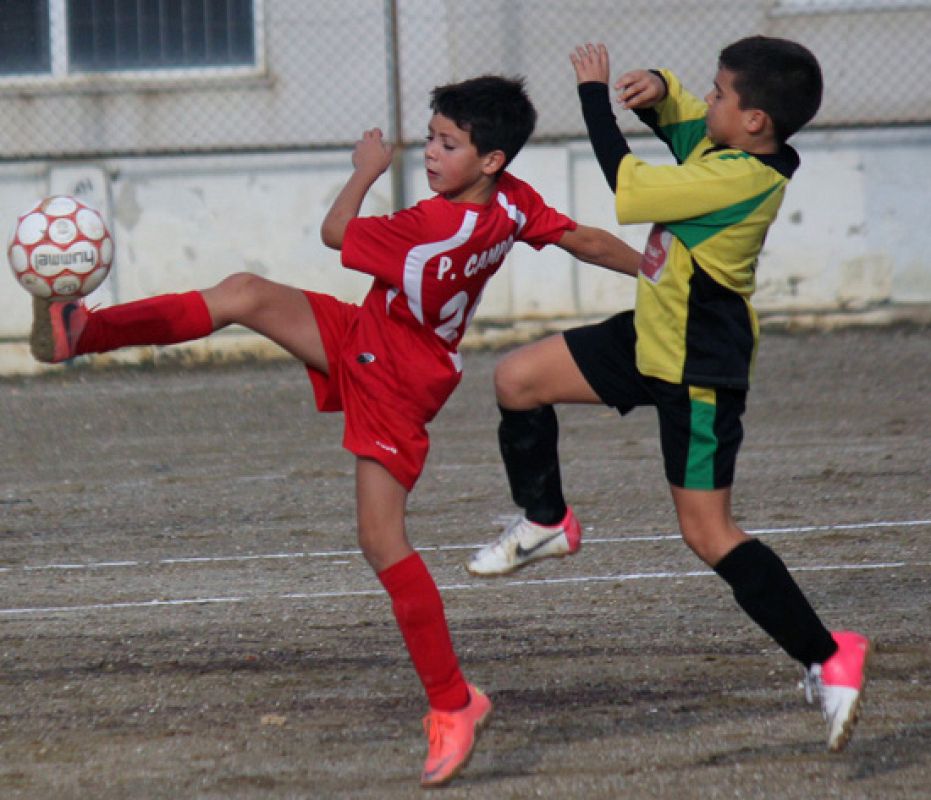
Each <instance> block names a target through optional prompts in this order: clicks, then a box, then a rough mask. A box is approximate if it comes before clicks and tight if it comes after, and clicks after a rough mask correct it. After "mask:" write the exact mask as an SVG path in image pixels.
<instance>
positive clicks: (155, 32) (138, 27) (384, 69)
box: [0, 0, 931, 160]
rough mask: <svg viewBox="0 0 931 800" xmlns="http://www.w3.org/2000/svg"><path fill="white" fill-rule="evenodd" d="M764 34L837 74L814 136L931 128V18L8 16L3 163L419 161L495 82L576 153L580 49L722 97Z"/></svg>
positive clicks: (360, 10) (27, 9)
mask: <svg viewBox="0 0 931 800" xmlns="http://www.w3.org/2000/svg"><path fill="white" fill-rule="evenodd" d="M755 33H763V34H767V35H774V36H785V37H788V38H792V39H796V40H798V41H800V42H802V43H803V44H805V45H807V46H808V47H810V48H811V49H812V50H813V51H814V52H815V53H816V54H817V55H818V57H819V59H820V61H821V64H822V67H823V70H824V75H825V82H826V91H825V98H824V104H823V106H822V110H821V112H820V113H819V115H818V117H817V118H816V120H815V122H814V126H815V127H819V126H820V127H838V126H867V125H896V124H913V123H931V84H929V82H928V81H927V80H926V79H925V77H926V76H927V75H929V74H931V48H929V47H928V46H927V42H928V41H929V40H931V0H918V1H917V2H904V1H903V2H900V1H899V0H767V1H766V2H762V1H757V2H753V1H752V0H749V1H748V0H741V1H739V2H738V1H735V0H716V1H715V0H711V1H710V2H709V1H707V0H701V1H698V0H643V1H642V2H640V1H638V0H631V1H630V2H619V1H618V0H613V1H612V0H577V1H575V2H568V1H567V2H561V3H554V2H549V0H504V1H502V0H470V2H456V1H455V0H393V1H389V0H352V2H346V0H3V14H2V16H0V103H2V106H3V108H4V113H3V114H2V115H0V157H2V158H5V159H7V160H9V159H25V158H75V157H95V156H97V157H99V156H103V155H139V154H153V153H189V152H205V151H210V152H236V151H256V150H275V149H304V148H323V147H335V146H344V145H346V144H349V143H351V142H353V141H355V139H356V138H357V137H358V135H359V133H360V132H361V131H362V130H363V129H365V128H367V127H372V126H373V125H380V126H382V127H384V128H386V129H388V130H390V131H392V133H393V134H394V135H395V138H398V134H400V138H403V140H404V141H406V142H415V141H418V140H419V139H420V138H421V137H422V135H423V133H424V132H425V128H426V122H427V114H428V109H427V103H428V97H429V91H430V89H431V88H432V87H433V86H435V85H438V84H442V83H447V82H450V81H455V80H459V79H462V78H466V77H470V76H473V75H477V74H481V73H490V72H493V73H503V74H508V75H523V76H525V77H526V79H527V85H528V89H529V91H530V94H531V96H532V98H533V100H534V102H535V104H536V106H537V108H538V111H539V114H540V119H539V124H538V127H537V131H536V134H535V138H536V139H538V140H544V139H547V140H554V139H564V138H575V137H579V136H583V135H584V129H583V127H582V120H581V116H580V114H579V111H578V103H577V100H576V96H575V82H574V77H573V74H572V70H571V67H570V65H569V61H568V53H569V51H570V49H571V48H572V47H573V46H574V45H576V44H578V43H582V42H585V41H604V42H605V43H606V44H607V45H608V47H609V50H610V53H611V57H612V67H613V72H614V73H615V74H618V73H620V72H621V71H623V70H626V69H633V68H637V67H656V66H664V67H669V68H671V69H673V70H674V71H676V72H677V73H678V74H679V75H680V76H681V78H682V79H683V81H684V83H685V85H686V86H687V87H689V88H691V89H692V90H693V91H695V92H696V93H699V94H704V92H705V91H707V89H708V88H709V87H710V82H711V77H712V75H713V73H714V69H715V63H716V58H717V53H718V52H719V51H720V50H721V48H722V47H723V46H724V45H726V44H728V43H729V42H731V41H734V40H735V39H738V38H741V37H742V36H746V35H750V34H755ZM621 121H622V124H624V125H625V126H630V128H629V129H630V130H637V129H638V128H637V125H636V123H635V122H634V120H633V118H632V115H621Z"/></svg>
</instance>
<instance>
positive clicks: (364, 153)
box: [352, 128, 394, 176]
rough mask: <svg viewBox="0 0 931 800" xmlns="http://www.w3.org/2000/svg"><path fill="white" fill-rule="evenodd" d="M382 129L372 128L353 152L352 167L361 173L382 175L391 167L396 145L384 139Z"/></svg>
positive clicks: (365, 133)
mask: <svg viewBox="0 0 931 800" xmlns="http://www.w3.org/2000/svg"><path fill="white" fill-rule="evenodd" d="M382 135H383V134H382V132H381V128H372V129H371V130H367V131H365V132H364V133H363V134H362V138H361V139H359V141H357V142H356V146H355V149H354V150H353V151H352V165H353V166H354V167H355V168H356V169H357V170H359V171H361V172H366V173H368V174H371V175H376V176H377V175H381V174H382V173H383V172H384V171H385V170H386V169H388V167H390V166H391V160H392V158H393V157H394V145H393V144H390V143H389V142H386V141H384V140H383V139H382Z"/></svg>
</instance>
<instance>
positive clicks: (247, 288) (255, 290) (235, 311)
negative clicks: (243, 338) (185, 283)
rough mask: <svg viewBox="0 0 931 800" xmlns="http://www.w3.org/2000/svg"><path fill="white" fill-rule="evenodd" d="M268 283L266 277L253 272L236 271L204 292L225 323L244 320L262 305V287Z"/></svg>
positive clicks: (215, 313) (216, 316)
mask: <svg viewBox="0 0 931 800" xmlns="http://www.w3.org/2000/svg"><path fill="white" fill-rule="evenodd" d="M267 283H268V281H267V280H266V279H265V278H263V277H261V276H259V275H255V274H253V273H251V272H235V273H233V274H232V275H227V276H226V277H225V278H224V279H223V280H221V281H220V282H219V283H218V284H217V285H216V286H214V287H213V288H211V289H208V290H207V291H206V292H204V297H205V298H206V300H207V303H208V305H209V306H210V309H211V313H212V314H213V316H214V318H215V319H217V318H219V319H220V321H222V322H223V323H230V322H244V321H246V320H248V318H249V315H250V314H252V313H253V312H255V311H256V310H257V309H259V308H261V307H262V303H263V300H264V292H263V291H262V289H263V287H264V286H265V285H266V284H267Z"/></svg>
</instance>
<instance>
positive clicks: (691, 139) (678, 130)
mask: <svg viewBox="0 0 931 800" xmlns="http://www.w3.org/2000/svg"><path fill="white" fill-rule="evenodd" d="M660 131H661V132H662V134H663V136H665V137H666V140H667V141H668V142H669V149H670V150H672V153H673V155H674V156H675V157H676V161H678V162H679V163H680V164H681V163H682V162H683V161H685V159H686V158H688V156H689V153H691V152H692V150H694V149H695V146H696V145H697V144H698V143H699V142H700V141H701V140H702V139H704V138H705V118H704V117H702V118H701V119H689V120H685V121H684V122H673V123H672V124H670V125H662V126H660Z"/></svg>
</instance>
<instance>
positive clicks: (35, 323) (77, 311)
mask: <svg viewBox="0 0 931 800" xmlns="http://www.w3.org/2000/svg"><path fill="white" fill-rule="evenodd" d="M89 316H90V312H89V311H88V310H87V306H85V305H84V301H83V300H65V301H54V302H53V301H50V300H45V299H44V298H42V297H33V298H32V333H31V335H30V337H29V349H30V350H31V351H32V355H33V357H34V358H35V359H36V360H37V361H44V362H46V363H47V364H55V363H58V362H59V361H67V360H68V359H69V358H74V356H75V355H76V354H77V353H76V351H77V344H78V340H79V339H80V338H81V334H82V333H84V328H85V326H86V325H87V319H88V317H89Z"/></svg>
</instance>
